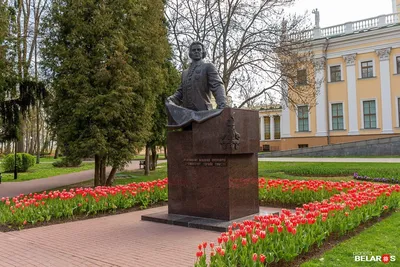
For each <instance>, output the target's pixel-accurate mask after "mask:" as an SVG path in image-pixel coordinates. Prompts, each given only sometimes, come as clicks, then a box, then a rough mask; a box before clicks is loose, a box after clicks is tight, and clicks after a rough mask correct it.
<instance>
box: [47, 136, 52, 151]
mask: <svg viewBox="0 0 400 267" xmlns="http://www.w3.org/2000/svg"><path fill="white" fill-rule="evenodd" d="M46 140H48V139H47V136H46ZM53 145H54V138H52V139H51V145H50V154H51V153H53Z"/></svg>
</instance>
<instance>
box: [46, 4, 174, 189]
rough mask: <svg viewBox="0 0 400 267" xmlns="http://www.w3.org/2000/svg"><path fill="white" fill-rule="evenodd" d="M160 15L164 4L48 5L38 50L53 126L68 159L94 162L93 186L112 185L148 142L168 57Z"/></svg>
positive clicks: (164, 30)
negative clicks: (49, 87) (49, 92)
mask: <svg viewBox="0 0 400 267" xmlns="http://www.w3.org/2000/svg"><path fill="white" fill-rule="evenodd" d="M163 9H164V5H163V2H162V0H81V1H76V0H54V1H53V3H52V8H51V11H50V16H49V17H48V19H47V21H46V25H47V27H46V33H45V34H46V39H45V40H44V46H43V49H42V56H43V59H44V60H43V66H44V68H45V70H46V73H47V74H48V77H49V78H50V79H51V82H52V87H53V88H54V99H55V100H54V103H53V109H52V114H51V120H52V123H53V124H54V125H55V126H56V131H57V138H58V143H59V145H62V146H63V147H64V151H65V153H66V154H67V155H68V156H69V157H89V156H93V155H94V156H95V177H94V181H95V185H105V184H111V183H112V181H113V178H114V174H115V172H116V171H117V169H118V168H121V167H123V166H124V165H125V164H126V163H127V162H128V161H129V160H130V159H131V157H132V155H133V153H134V152H135V151H137V150H138V149H139V148H140V147H142V146H143V145H144V144H145V142H146V141H147V139H148V138H149V135H150V130H151V127H152V123H151V118H152V114H153V112H154V109H155V99H156V97H157V96H158V94H159V92H160V90H161V89H162V88H163V87H164V83H165V81H164V75H163V69H162V66H163V64H164V62H165V59H166V57H167V56H168V51H169V46H168V41H167V37H166V29H165V25H164V23H163ZM107 165H111V166H112V170H111V172H110V175H109V176H108V178H107V179H106V176H105V167H106V166H107Z"/></svg>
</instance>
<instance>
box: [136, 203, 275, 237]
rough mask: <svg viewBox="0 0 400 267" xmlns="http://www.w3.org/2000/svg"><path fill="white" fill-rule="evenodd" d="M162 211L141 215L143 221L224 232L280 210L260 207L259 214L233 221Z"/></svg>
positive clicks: (166, 209)
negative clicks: (231, 227) (235, 225)
mask: <svg viewBox="0 0 400 267" xmlns="http://www.w3.org/2000/svg"><path fill="white" fill-rule="evenodd" d="M164 209H165V210H164V211H161V212H157V213H151V214H147V215H142V220H143V221H150V222H157V223H164V224H171V225H176V226H183V227H189V228H197V229H202V230H209V231H216V232H226V231H228V227H229V226H230V225H232V224H233V223H234V222H236V223H241V222H243V221H246V220H253V219H254V216H257V215H268V214H279V213H280V211H281V209H280V208H271V207H260V212H259V213H256V214H252V215H249V216H246V217H242V218H238V219H234V220H231V221H223V220H216V219H211V218H203V217H195V216H188V215H180V214H169V213H168V207H167V206H165V208H164Z"/></svg>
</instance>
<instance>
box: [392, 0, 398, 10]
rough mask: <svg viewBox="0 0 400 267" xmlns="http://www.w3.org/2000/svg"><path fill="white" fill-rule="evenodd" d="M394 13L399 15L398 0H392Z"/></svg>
mask: <svg viewBox="0 0 400 267" xmlns="http://www.w3.org/2000/svg"><path fill="white" fill-rule="evenodd" d="M392 13H397V4H396V0H392Z"/></svg>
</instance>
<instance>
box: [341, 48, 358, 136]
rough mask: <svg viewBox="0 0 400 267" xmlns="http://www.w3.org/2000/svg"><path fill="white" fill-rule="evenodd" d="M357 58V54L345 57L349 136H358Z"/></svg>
mask: <svg viewBox="0 0 400 267" xmlns="http://www.w3.org/2000/svg"><path fill="white" fill-rule="evenodd" d="M356 56H357V54H351V55H346V56H343V58H344V60H345V61H346V73H347V99H348V102H347V103H348V104H347V106H348V109H349V112H348V114H349V135H358V134H359V132H358V116H357V114H358V113H357V107H358V101H357V91H356V89H357V84H356V79H357V78H356V66H355V65H356Z"/></svg>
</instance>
